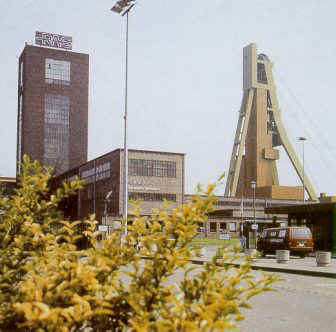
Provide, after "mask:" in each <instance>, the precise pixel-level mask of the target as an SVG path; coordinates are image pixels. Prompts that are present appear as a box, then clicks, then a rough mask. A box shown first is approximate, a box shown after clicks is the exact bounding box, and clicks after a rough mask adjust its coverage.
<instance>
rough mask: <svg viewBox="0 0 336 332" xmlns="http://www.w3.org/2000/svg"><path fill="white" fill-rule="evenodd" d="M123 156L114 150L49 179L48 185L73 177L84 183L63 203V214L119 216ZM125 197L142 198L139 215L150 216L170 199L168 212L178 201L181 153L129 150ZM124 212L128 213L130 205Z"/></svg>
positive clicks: (181, 194)
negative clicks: (126, 194) (77, 192)
mask: <svg viewBox="0 0 336 332" xmlns="http://www.w3.org/2000/svg"><path fill="white" fill-rule="evenodd" d="M123 156H124V152H123V149H116V150H114V151H112V152H109V153H107V154H104V155H102V156H100V157H98V158H95V159H93V160H90V161H88V162H87V163H84V164H82V165H81V166H79V167H76V168H74V169H71V170H69V171H67V172H65V173H63V174H61V175H59V176H57V177H56V178H54V179H53V181H52V188H56V187H57V186H59V185H60V184H61V182H62V181H68V182H69V181H71V180H73V179H74V178H75V177H76V176H78V178H79V179H81V180H83V181H84V182H85V185H84V188H83V189H82V190H80V192H79V194H78V195H76V196H73V197H70V198H69V199H67V200H66V201H65V202H63V206H62V208H63V210H64V212H65V214H66V216H68V217H70V218H71V219H77V218H85V217H87V216H88V215H90V214H93V213H94V214H96V219H97V220H98V221H99V222H102V223H103V222H104V217H106V216H108V217H109V218H120V216H121V215H122V211H123ZM106 197H108V199H106ZM128 197H129V199H130V200H136V199H141V200H142V201H141V203H140V207H141V211H142V214H143V215H151V214H152V213H153V211H152V209H153V208H161V207H162V204H163V202H164V200H168V201H170V206H169V211H172V209H173V208H175V207H177V206H178V205H180V204H182V203H183V201H184V154H183V153H171V152H161V151H146V150H133V149H129V150H128ZM105 208H106V210H105ZM105 211H106V215H105ZM128 211H129V214H130V215H131V211H132V205H130V204H129V206H128Z"/></svg>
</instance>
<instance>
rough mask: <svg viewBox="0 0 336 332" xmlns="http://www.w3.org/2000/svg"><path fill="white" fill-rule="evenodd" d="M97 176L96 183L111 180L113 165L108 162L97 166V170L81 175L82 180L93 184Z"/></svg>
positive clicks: (89, 170)
mask: <svg viewBox="0 0 336 332" xmlns="http://www.w3.org/2000/svg"><path fill="white" fill-rule="evenodd" d="M95 175H96V181H100V180H103V179H107V178H109V177H110V176H111V163H110V162H109V161H107V162H105V163H103V164H99V165H97V166H96V168H94V167H92V168H90V169H87V170H85V171H83V172H82V173H81V178H82V179H85V182H86V183H92V182H94V181H95Z"/></svg>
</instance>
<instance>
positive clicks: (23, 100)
mask: <svg viewBox="0 0 336 332" xmlns="http://www.w3.org/2000/svg"><path fill="white" fill-rule="evenodd" d="M46 59H53V60H58V61H67V62H70V64H71V66H70V68H71V71H70V82H69V84H67V85H64V84H59V83H58V84H56V83H54V84H53V83H49V84H48V83H47V82H46V73H45V72H46V69H45V68H46ZM88 84H89V56H88V55H87V54H82V53H75V52H69V51H62V50H57V49H51V48H44V47H38V46H32V45H26V46H25V48H24V50H23V52H22V54H21V56H20V58H19V70H18V141H17V171H18V164H19V163H20V161H21V160H22V156H23V155H24V154H27V155H28V156H29V157H30V158H31V159H32V160H39V161H41V162H42V163H43V160H44V154H45V144H44V142H45V128H44V126H45V98H46V94H53V95H58V96H66V98H69V101H70V107H69V146H68V148H69V151H68V169H71V168H74V167H76V166H78V165H80V164H83V163H84V162H86V161H87V150H88ZM20 107H21V110H20Z"/></svg>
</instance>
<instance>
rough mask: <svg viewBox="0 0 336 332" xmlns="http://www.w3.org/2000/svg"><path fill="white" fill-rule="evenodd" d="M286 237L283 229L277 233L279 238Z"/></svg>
mask: <svg viewBox="0 0 336 332" xmlns="http://www.w3.org/2000/svg"><path fill="white" fill-rule="evenodd" d="M285 236H286V230H285V229H281V230H280V231H279V237H285Z"/></svg>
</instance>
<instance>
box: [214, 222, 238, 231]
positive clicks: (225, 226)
mask: <svg viewBox="0 0 336 332" xmlns="http://www.w3.org/2000/svg"><path fill="white" fill-rule="evenodd" d="M209 226H210V227H209V228H210V233H217V222H210V223H209ZM219 231H230V232H235V231H236V223H234V222H229V223H226V222H221V223H219Z"/></svg>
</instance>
